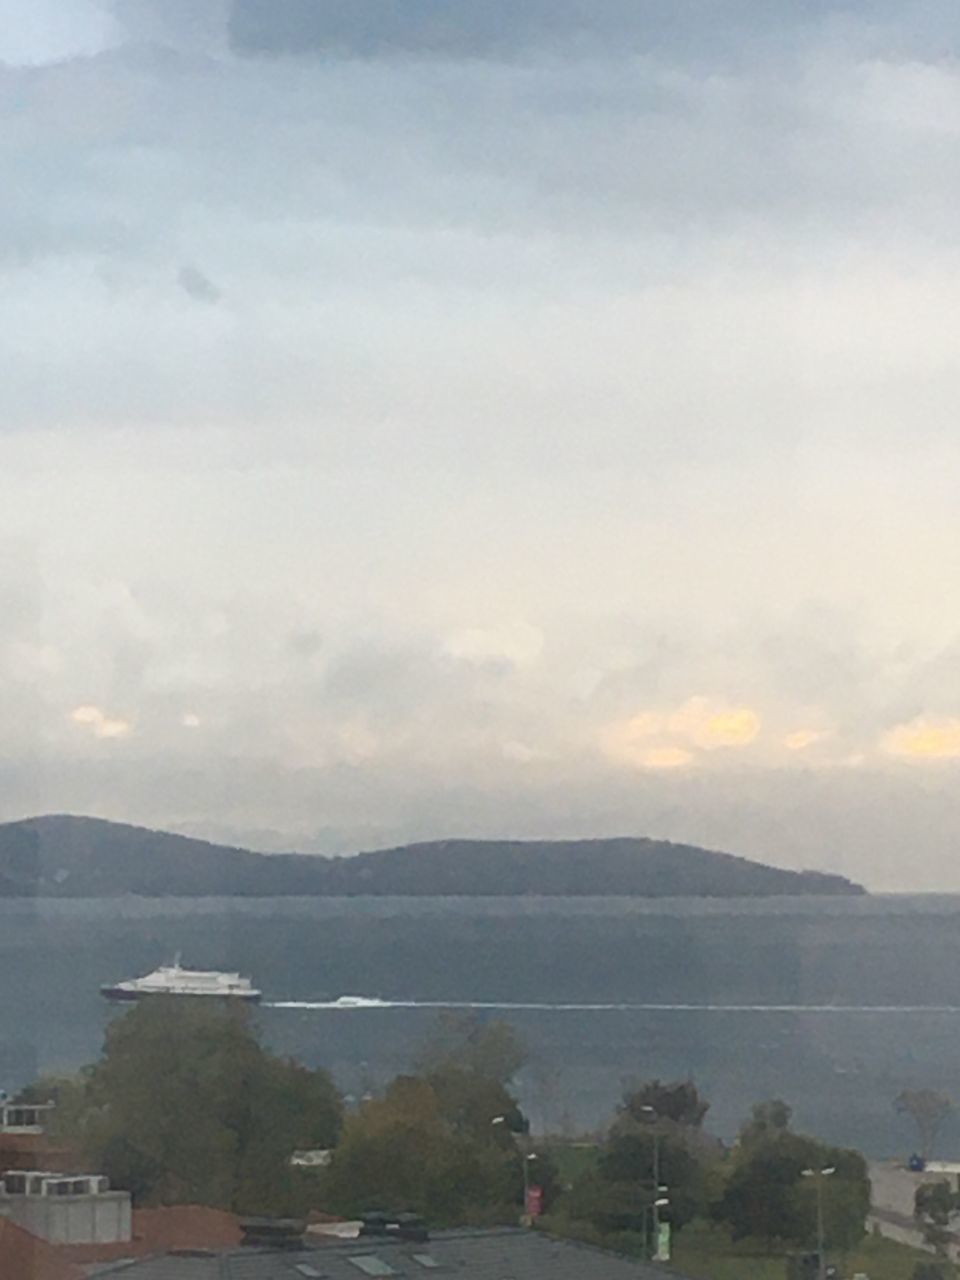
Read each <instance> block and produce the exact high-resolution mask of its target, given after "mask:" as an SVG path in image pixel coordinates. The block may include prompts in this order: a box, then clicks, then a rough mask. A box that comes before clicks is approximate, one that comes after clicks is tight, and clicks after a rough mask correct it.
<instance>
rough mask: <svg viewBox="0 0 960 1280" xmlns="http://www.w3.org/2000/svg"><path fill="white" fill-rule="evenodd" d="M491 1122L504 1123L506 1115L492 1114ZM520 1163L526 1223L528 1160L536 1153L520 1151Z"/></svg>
mask: <svg viewBox="0 0 960 1280" xmlns="http://www.w3.org/2000/svg"><path fill="white" fill-rule="evenodd" d="M490 1123H491V1124H506V1123H507V1117H506V1116H494V1117H493V1119H492V1120H491V1121H490ZM520 1156H521V1160H520V1164H521V1166H522V1168H523V1220H524V1223H527V1220H528V1219H529V1216H530V1162H531V1161H533V1160H536V1158H537V1153H536V1152H535V1151H521V1152H520Z"/></svg>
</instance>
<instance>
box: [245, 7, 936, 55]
mask: <svg viewBox="0 0 960 1280" xmlns="http://www.w3.org/2000/svg"><path fill="white" fill-rule="evenodd" d="M954 18H955V13H954V11H953V10H952V9H950V8H949V7H948V6H947V5H946V4H945V3H944V2H943V0H926V2H924V0H920V3H918V4H917V5H916V6H912V7H911V11H910V15H909V18H907V17H906V15H904V13H903V10H902V7H901V6H899V5H895V4H894V3H892V0H881V2H880V3H871V4H866V3H864V2H863V0H812V2H808V3H806V4H804V5H802V6H801V5H797V4H795V3H792V2H791V0H766V3H764V4H762V5H758V4H756V3H754V2H753V0H725V3H724V4H722V5H718V4H716V3H714V2H713V0H647V2H646V3H637V2H636V0H520V3H517V0H485V3H483V4H477V3H475V2H474V0H324V3H322V4H317V3H315V0H234V3H233V11H232V15H231V32H232V37H233V42H234V47H236V48H238V49H240V50H242V51H246V52H252V53H264V52H267V53H295V54H303V53H306V52H312V53H315V54H323V55H327V56H330V55H336V54H343V53H347V54H350V55H353V56H359V57H375V56H379V55H383V54H398V53H407V54H416V55H418V56H424V55H427V56H430V55H440V56H444V57H481V58H482V57H503V56H508V57H511V56H512V57H517V56H522V55H524V54H528V53H529V52H530V51H547V52H550V53H557V52H560V53H574V54H580V55H583V54H596V53H597V52H602V53H607V54H610V53H613V54H615V55H616V56H630V55H636V54H637V53H643V54H652V55H654V56H657V57H666V58H674V59H676V58H683V59H696V60H700V61H704V62H713V63H716V62H718V61H723V62H730V61H735V62H743V61H745V60H748V59H749V58H751V57H757V56H758V55H760V54H761V53H763V52H769V51H770V49H771V47H778V48H780V49H782V50H785V49H789V48H791V46H793V45H795V44H796V42H797V40H798V39H801V38H802V37H803V36H804V34H806V33H808V32H809V31H810V29H811V28H813V29H817V28H820V27H822V26H823V25H826V24H829V23H831V22H832V23H844V22H847V23H850V22H856V23H859V24H862V25H866V26H868V27H869V28H870V29H872V30H873V32H874V33H875V38H877V39H880V38H882V39H883V40H884V43H885V44H886V46H887V47H888V48H889V47H890V46H891V45H892V46H893V47H894V48H901V49H902V48H903V46H904V45H908V46H909V45H913V44H915V43H917V42H919V41H921V40H922V39H923V37H924V36H926V37H927V39H928V40H929V39H937V40H940V39H942V33H943V24H944V22H947V23H948V24H949V23H950V22H951V20H953V19H954Z"/></svg>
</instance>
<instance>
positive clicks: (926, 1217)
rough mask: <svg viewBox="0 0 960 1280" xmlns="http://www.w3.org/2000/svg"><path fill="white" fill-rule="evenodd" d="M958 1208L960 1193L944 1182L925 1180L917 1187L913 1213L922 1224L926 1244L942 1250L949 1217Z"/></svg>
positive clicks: (945, 1239) (959, 1206)
mask: <svg viewBox="0 0 960 1280" xmlns="http://www.w3.org/2000/svg"><path fill="white" fill-rule="evenodd" d="M958 1210H960V1194H958V1193H957V1192H955V1191H952V1190H951V1189H950V1186H949V1185H948V1184H947V1183H946V1182H927V1183H924V1184H923V1185H922V1186H919V1187H917V1189H916V1191H915V1192H914V1197H913V1215H914V1217H915V1218H917V1219H918V1221H919V1222H921V1223H922V1224H923V1234H924V1238H925V1239H926V1241H927V1244H930V1245H932V1246H933V1247H934V1248H935V1249H936V1250H937V1251H938V1252H942V1251H943V1249H944V1248H945V1246H946V1243H947V1238H948V1236H947V1228H948V1227H949V1225H950V1219H951V1217H952V1216H953V1215H954V1214H955V1213H956V1212H957V1211H958Z"/></svg>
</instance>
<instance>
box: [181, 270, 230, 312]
mask: <svg viewBox="0 0 960 1280" xmlns="http://www.w3.org/2000/svg"><path fill="white" fill-rule="evenodd" d="M177 282H178V283H179V285H180V288H181V289H182V290H183V291H184V293H185V294H187V296H188V297H190V298H193V300H194V301H195V302H205V303H216V302H219V301H220V299H221V298H222V297H223V294H222V292H221V291H220V290H219V289H218V288H217V286H216V285H215V284H214V283H213V281H212V280H211V279H210V277H209V276H206V275H204V273H203V272H202V271H201V270H200V269H199V268H198V267H192V266H185V267H181V268H180V271H179V274H178V275H177Z"/></svg>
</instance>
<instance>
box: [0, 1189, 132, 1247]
mask: <svg viewBox="0 0 960 1280" xmlns="http://www.w3.org/2000/svg"><path fill="white" fill-rule="evenodd" d="M0 1214H2V1215H3V1216H4V1217H7V1218H10V1219H11V1221H13V1222H15V1223H16V1224H17V1226H19V1227H23V1228H24V1230H25V1231H29V1232H30V1233H31V1234H32V1235H35V1236H39V1237H40V1238H41V1239H42V1240H49V1241H50V1243H51V1244H117V1243H125V1242H126V1241H128V1240H130V1239H131V1234H132V1231H131V1209H130V1195H129V1192H126V1191H105V1192H103V1193H101V1194H100V1195H96V1196H0Z"/></svg>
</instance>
